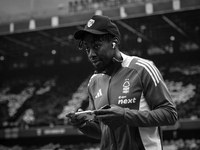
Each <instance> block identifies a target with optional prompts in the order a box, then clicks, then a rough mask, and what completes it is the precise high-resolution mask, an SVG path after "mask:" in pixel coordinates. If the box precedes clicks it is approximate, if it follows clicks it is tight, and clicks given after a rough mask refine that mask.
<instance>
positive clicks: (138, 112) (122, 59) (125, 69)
mask: <svg viewBox="0 0 200 150" xmlns="http://www.w3.org/2000/svg"><path fill="white" fill-rule="evenodd" d="M74 38H75V39H77V40H80V44H79V48H81V49H85V50H86V53H87V55H88V58H89V60H90V62H91V63H92V64H93V66H94V67H95V69H96V72H95V74H94V75H93V76H92V77H91V79H90V81H89V84H88V94H89V109H91V110H94V112H93V113H94V114H95V115H96V117H95V119H92V120H87V119H85V117H77V115H75V113H74V112H70V113H69V114H67V117H69V118H70V122H71V124H72V125H73V126H75V127H77V128H78V129H79V130H80V131H82V132H83V133H84V134H85V135H87V136H90V137H93V138H96V139H100V140H101V142H100V149H101V150H161V149H162V134H161V130H160V126H166V125H173V124H175V122H176V121H177V118H178V117H177V112H176V109H175V106H174V104H173V103H172V99H171V96H170V94H169V91H168V89H167V87H166V85H165V83H164V80H163V78H162V76H161V74H160V72H159V71H158V69H157V68H156V66H155V65H154V64H153V63H152V62H151V61H149V60H146V59H142V58H139V57H135V56H128V55H125V54H123V53H122V52H121V51H120V50H119V44H120V32H119V30H118V28H117V26H116V25H115V24H114V23H113V22H112V20H111V19H110V18H109V17H106V16H100V15H99V16H98V15H94V16H93V17H92V18H91V19H90V20H89V21H88V23H87V25H86V26H85V28H84V29H83V30H79V31H77V32H76V33H75V34H74ZM104 106H106V107H107V106H108V108H105V107H104Z"/></svg>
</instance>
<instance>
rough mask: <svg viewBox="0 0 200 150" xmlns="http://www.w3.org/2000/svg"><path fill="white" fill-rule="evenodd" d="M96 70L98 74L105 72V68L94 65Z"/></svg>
mask: <svg viewBox="0 0 200 150" xmlns="http://www.w3.org/2000/svg"><path fill="white" fill-rule="evenodd" d="M94 68H95V69H96V70H97V71H98V72H103V71H105V67H103V66H101V65H94Z"/></svg>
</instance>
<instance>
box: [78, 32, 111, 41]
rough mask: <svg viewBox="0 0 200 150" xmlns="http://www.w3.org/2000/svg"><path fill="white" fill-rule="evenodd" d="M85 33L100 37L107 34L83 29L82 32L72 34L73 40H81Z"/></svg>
mask: <svg viewBox="0 0 200 150" xmlns="http://www.w3.org/2000/svg"><path fill="white" fill-rule="evenodd" d="M86 33H92V34H98V35H102V34H106V33H108V32H102V31H98V30H94V29H90V30H87V29H84V30H78V31H76V32H75V33H74V38H75V39H77V40H80V39H83V37H84V36H85V34H86Z"/></svg>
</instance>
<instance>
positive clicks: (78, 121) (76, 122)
mask: <svg viewBox="0 0 200 150" xmlns="http://www.w3.org/2000/svg"><path fill="white" fill-rule="evenodd" d="M78 111H83V110H82V109H79V110H78ZM75 113H76V112H74V111H71V112H69V113H68V114H66V117H68V118H69V119H70V120H69V122H70V124H71V125H73V126H74V127H77V128H80V127H81V126H82V125H83V124H85V122H86V121H87V120H85V117H80V116H77V115H75Z"/></svg>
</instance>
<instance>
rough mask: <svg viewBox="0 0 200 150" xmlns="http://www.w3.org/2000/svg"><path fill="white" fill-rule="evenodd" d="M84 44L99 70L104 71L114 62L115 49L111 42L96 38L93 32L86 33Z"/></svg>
mask: <svg viewBox="0 0 200 150" xmlns="http://www.w3.org/2000/svg"><path fill="white" fill-rule="evenodd" d="M83 46H84V49H85V50H86V53H87V55H88V58H89V61H90V62H91V63H92V65H93V66H94V67H95V68H96V70H98V71H104V70H105V69H106V68H107V67H109V65H110V64H111V62H112V58H113V56H114V49H113V48H112V45H111V42H110V41H106V40H101V38H96V37H95V36H94V35H93V34H90V33H88V34H86V35H85V37H84V40H83Z"/></svg>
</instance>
